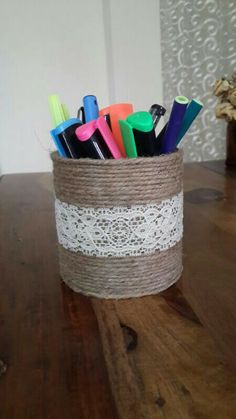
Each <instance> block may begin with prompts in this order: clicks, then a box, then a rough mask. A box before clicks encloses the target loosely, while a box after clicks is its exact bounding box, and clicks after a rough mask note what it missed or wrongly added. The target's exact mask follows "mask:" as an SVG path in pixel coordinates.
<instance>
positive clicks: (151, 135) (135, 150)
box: [119, 111, 156, 157]
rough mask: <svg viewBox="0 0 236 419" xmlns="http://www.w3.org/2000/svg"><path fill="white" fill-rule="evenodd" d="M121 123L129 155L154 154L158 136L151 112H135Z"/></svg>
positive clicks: (146, 155)
mask: <svg viewBox="0 0 236 419" xmlns="http://www.w3.org/2000/svg"><path fill="white" fill-rule="evenodd" d="M119 123H120V129H121V133H122V137H123V142H124V147H125V151H126V154H127V156H128V157H137V156H145V157H148V156H154V154H155V143H156V137H155V131H154V126H153V119H152V116H151V114H150V113H149V112H145V111H141V112H134V113H133V114H131V115H129V116H128V117H127V119H126V121H119Z"/></svg>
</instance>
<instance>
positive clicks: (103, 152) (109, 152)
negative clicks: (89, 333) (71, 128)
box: [76, 116, 122, 160]
mask: <svg viewBox="0 0 236 419" xmlns="http://www.w3.org/2000/svg"><path fill="white" fill-rule="evenodd" d="M76 136H77V138H78V140H79V141H78V142H81V143H82V146H83V148H84V150H85V152H86V154H87V157H90V158H93V159H103V160H104V159H109V158H114V159H119V158H121V157H122V156H121V153H120V150H119V148H118V147H117V144H116V142H115V140H114V138H113V135H112V132H111V130H110V128H109V126H108V124H107V123H106V121H105V119H104V118H103V117H102V116H100V117H99V118H98V119H96V120H94V121H90V122H88V123H86V124H84V125H82V126H81V127H79V128H77V129H76Z"/></svg>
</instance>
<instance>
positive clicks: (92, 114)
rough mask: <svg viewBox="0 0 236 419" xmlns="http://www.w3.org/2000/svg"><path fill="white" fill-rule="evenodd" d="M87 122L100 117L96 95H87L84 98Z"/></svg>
mask: <svg viewBox="0 0 236 419" xmlns="http://www.w3.org/2000/svg"><path fill="white" fill-rule="evenodd" d="M83 105H84V116H85V122H90V121H93V120H94V119H97V118H98V117H99V109H98V103H97V98H96V96H94V95H87V96H84V98H83Z"/></svg>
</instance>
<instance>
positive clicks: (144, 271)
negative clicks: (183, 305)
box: [51, 151, 183, 298]
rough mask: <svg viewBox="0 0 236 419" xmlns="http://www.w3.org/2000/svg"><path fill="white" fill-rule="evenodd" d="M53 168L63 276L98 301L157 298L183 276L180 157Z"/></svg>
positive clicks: (75, 162)
mask: <svg viewBox="0 0 236 419" xmlns="http://www.w3.org/2000/svg"><path fill="white" fill-rule="evenodd" d="M51 158H52V161H53V173H54V188H55V195H56V201H55V210H56V226H57V235H58V249H59V265H60V274H61V277H62V279H63V280H64V282H65V283H66V284H67V285H68V286H69V287H70V288H72V289H73V290H74V291H76V292H80V293H82V294H85V295H89V296H95V297H100V298H130V297H140V296H144V295H150V294H156V293H158V292H160V291H162V290H164V289H166V288H168V287H169V286H170V285H172V284H174V283H175V282H176V281H177V280H178V279H179V277H180V275H181V272H182V234H183V191H182V189H183V185H182V183H183V156H182V152H181V151H176V152H174V153H171V154H166V155H161V156H156V157H144V158H142V157H141V158H136V159H128V158H126V159H125V158H124V159H119V160H114V159H109V160H95V159H94V160H93V159H87V158H86V159H66V158H61V157H59V156H58V154H57V153H56V152H54V153H52V155H51Z"/></svg>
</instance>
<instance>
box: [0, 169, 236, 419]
mask: <svg viewBox="0 0 236 419" xmlns="http://www.w3.org/2000/svg"><path fill="white" fill-rule="evenodd" d="M234 173H235V172H233V171H232V170H231V171H225V168H224V166H223V164H222V163H221V162H214V163H203V164H190V165H186V166H185V236H184V273H183V277H182V279H181V281H179V283H178V287H172V288H171V289H169V290H167V291H165V292H164V293H162V294H161V295H158V296H153V297H145V298H140V299H133V300H122V301H114V300H112V301H103V300H96V299H88V298H85V297H83V296H81V295H78V294H75V293H73V292H72V291H71V290H70V289H69V288H67V287H66V286H65V285H64V284H62V283H61V281H60V278H59V275H58V263H57V250H56V233H55V225H54V215H53V193H52V180H51V175H49V174H30V175H8V176H4V177H3V178H2V179H1V182H0V266H1V269H0V275H1V276H0V359H2V360H3V361H4V363H5V364H6V365H7V370H5V372H4V374H2V375H0V418H1V419H32V418H33V419H67V418H70V419H75V418H76V419H77V418H80V419H116V418H120V419H133V418H135V419H139V418H140V419H143V418H147V419H152V418H153V419H154V418H155V419H158V418H167V419H172V418H175V419H185V418H186V419H191V418H193V419H195V418H196V419H208V418H212V419H218V418H219V419H235V418H236V414H235V411H236V380H235V372H234V370H233V368H234V367H236V359H235V355H234V354H235V352H236V326H235V325H236V311H235V301H236V281H235V278H236V262H235V261H236V253H235V252H236V251H235V249H236V246H235V243H236V240H235V239H236V176H235V174H234ZM193 310H194V311H193Z"/></svg>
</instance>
